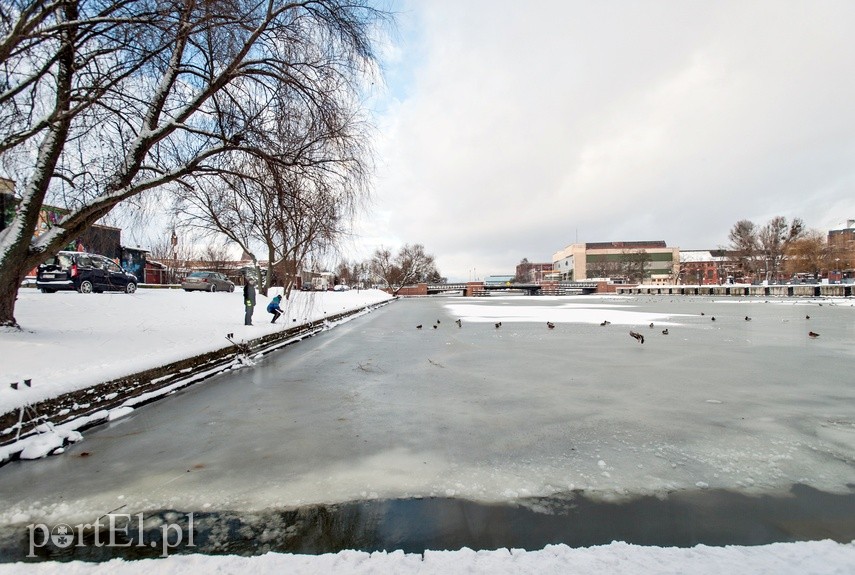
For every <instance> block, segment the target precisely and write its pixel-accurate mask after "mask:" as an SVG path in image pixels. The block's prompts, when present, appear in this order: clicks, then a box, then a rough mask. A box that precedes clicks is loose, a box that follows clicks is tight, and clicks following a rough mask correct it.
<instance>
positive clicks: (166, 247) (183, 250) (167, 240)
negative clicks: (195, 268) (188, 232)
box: [151, 229, 199, 283]
mask: <svg viewBox="0 0 855 575" xmlns="http://www.w3.org/2000/svg"><path fill="white" fill-rule="evenodd" d="M151 257H152V258H153V259H154V260H156V261H157V262H159V263H161V264H163V266H164V267H165V268H166V275H165V277H164V278H162V279H163V280H164V281H166V282H167V283H178V282H179V281H180V280H181V278H182V277H183V275H184V272H183V270H184V268H185V266H186V264H187V262H189V261H193V260H196V259H199V254H198V251H197V248H196V244H195V243H194V242H190V241H182V239H181V238H180V237H179V235H178V234H177V233H176V231H175V230H174V229H172V230H168V231H167V232H166V233H165V234H163V235H161V236H160V237H159V238H157V239H156V240H155V241H154V242H153V243H152V244H151Z"/></svg>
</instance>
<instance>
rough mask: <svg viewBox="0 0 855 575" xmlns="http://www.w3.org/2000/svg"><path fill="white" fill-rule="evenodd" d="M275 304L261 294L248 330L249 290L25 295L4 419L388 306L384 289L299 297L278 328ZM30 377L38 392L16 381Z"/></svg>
mask: <svg viewBox="0 0 855 575" xmlns="http://www.w3.org/2000/svg"><path fill="white" fill-rule="evenodd" d="M277 293H278V294H281V293H282V290H281V289H276V288H274V289H273V290H271V291H270V293H269V294H268V295H269V297H264V296H262V295H260V294H259V295H258V297H257V302H256V309H255V313H254V316H253V320H254V321H253V324H254V325H252V326H246V325H244V321H243V320H244V306H243V294H242V291H241V288H238V289H236V290H235V291H234V292H233V293H226V292H216V293H208V292H198V291H197V292H184V291H183V290H174V289H170V290H165V289H140V290H138V291H137V292H136V293H134V294H125V293H103V294H86V295H84V294H79V293H77V292H70V291H69V292H57V293H53V294H43V293H41V292H39V291H37V290H35V289H27V288H24V289H21V291H20V292H19V295H18V302H17V305H16V307H15V317H16V319H17V320H18V324H19V325H20V326H21V327H22V328H23V332H18V331H17V330H12V329H9V328H0V357H2V358H3V360H2V365H0V370H2V371H0V413H6V412H8V411H10V410H12V409H15V408H17V407H19V406H21V405H25V404H27V403H34V402H36V401H40V400H42V399H46V398H49V397H55V396H57V395H60V394H62V393H65V392H67V391H74V390H77V389H81V388H85V387H88V386H90V385H94V384H98V383H102V382H105V381H109V380H111V379H114V378H117V377H121V376H125V375H129V374H132V373H137V372H139V371H143V370H146V369H150V368H152V367H157V366H160V365H164V364H167V363H171V362H174V361H178V360H181V359H184V358H187V357H192V356H194V355H198V354H201V353H205V352H208V351H212V350H216V349H220V348H224V347H228V346H230V345H231V343H230V342H229V341H228V340H227V339H226V338H225V336H226V334H228V333H233V334H234V338H235V340H236V341H246V340H249V339H254V338H257V337H261V336H263V335H267V334H269V333H273V332H275V331H279V330H284V329H286V328H288V327H294V326H297V325H299V324H302V323H306V322H309V321H314V320H318V319H323V318H324V317H326V316H332V315H334V314H337V313H340V312H342V311H347V310H353V309H358V308H360V307H363V306H366V305H369V304H373V303H377V302H381V301H384V300H387V299H389V298H390V296H389V295H388V294H387V293H385V292H383V291H380V290H373V289H371V290H358V291H357V290H350V291H342V292H292V294H291V297H290V298H289V299H288V300H287V301H286V300H283V301H282V304H281V307H282V309H283V310H284V311H285V315H284V317H281V318H279V320H278V321H277V322H276V324H271V323H270V319H271V318H272V316H271V315H270V314H268V313H267V311H266V309H265V308H266V307H267V304H268V303H269V301H270V299H272V298H273V296H274V295H276V294H277ZM25 379H29V380H30V381H31V383H32V387H27V386H26V385H23V384H19V385H18V389H12V388H11V387H10V386H9V384H10V383H13V382H23V381H24V380H25Z"/></svg>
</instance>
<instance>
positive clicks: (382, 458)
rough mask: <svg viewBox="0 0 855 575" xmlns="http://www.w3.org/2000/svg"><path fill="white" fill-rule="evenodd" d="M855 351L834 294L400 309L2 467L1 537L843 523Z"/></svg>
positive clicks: (853, 485)
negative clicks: (824, 519) (267, 523)
mask: <svg viewBox="0 0 855 575" xmlns="http://www.w3.org/2000/svg"><path fill="white" fill-rule="evenodd" d="M746 316H747V317H749V318H750V321H748V320H746V319H745V318H746ZM807 316H809V319H808V317H807ZM713 318H714V319H713ZM458 319H459V320H460V321H461V326H460V327H458V325H456V323H455V320H458ZM547 321H550V322H553V323H554V324H555V328H554V329H549V328H547V325H546V322H547ZM498 322H501V327H496V325H495V324H496V323H498ZM604 322H609V323H608V324H606V325H601V324H603V323H604ZM650 324H652V327H651V325H650ZM417 325H422V326H423V327H422V329H416V326H417ZM434 326H436V327H434ZM666 328H667V330H668V334H667V335H665V334H663V333H662V332H663V330H665V329H666ZM630 330H634V331H636V332H639V333H641V334H642V335H643V336H644V338H645V339H644V344H640V343H638V342H637V341H636V340H635V339H633V338H631V337H630V336H629V334H628V332H629V331H630ZM810 331H814V332H816V333H819V334H820V335H819V337H817V338H811V337H809V335H808V333H809V332H810ZM853 344H855V307H853V306H852V302H851V301H844V300H839V301H837V302H833V301H828V300H826V301H820V300H811V301H808V300H794V299H777V300H770V301H768V302H766V301H764V300H762V299H759V300H748V299H736V298H733V299H726V300H725V299H712V298H702V297H698V298H688V297H684V298H670V297H668V296H659V297H636V298H621V297H608V298H600V297H594V296H582V297H575V298H574V297H559V298H551V297H488V298H480V299H464V298H424V299H412V300H402V301H398V302H395V303H393V304H392V305H388V306H385V307H383V308H381V309H379V310H377V311H375V312H374V313H372V314H369V315H367V316H364V317H361V318H358V319H356V320H354V321H351V322H349V323H346V324H344V325H341V326H339V327H336V328H335V329H333V330H331V331H328V332H325V333H323V334H321V335H320V336H317V337H314V338H310V339H308V340H306V341H304V342H301V343H299V344H298V345H294V346H290V347H288V348H286V349H284V350H282V351H280V352H276V353H274V354H271V355H269V356H266V357H264V358H263V359H261V360H259V361H258V363H257V365H256V366H255V367H254V368H252V369H242V370H238V371H234V372H232V373H229V374H225V375H222V376H218V377H217V378H215V379H212V380H209V381H208V382H206V383H203V384H201V385H197V386H195V387H193V388H190V389H188V390H186V391H183V392H181V393H178V394H176V395H174V396H172V397H170V398H168V399H166V400H163V401H160V402H157V403H155V404H152V405H149V406H146V407H144V408H142V409H139V410H137V411H136V412H134V413H133V414H131V415H130V416H129V417H127V418H124V419H121V420H118V421H116V422H114V423H112V424H110V425H107V426H103V427H101V428H98V429H97V430H90V431H89V432H87V433H86V434H85V440H84V441H83V442H82V443H80V444H77V445H75V446H73V447H71V448H69V449H68V450H67V451H66V453H64V454H63V455H61V456H57V457H51V458H48V459H46V460H41V461H35V462H24V463H12V464H9V465H7V466H5V467H3V468H0V526H5V527H2V529H5V530H6V533H7V534H8V533H9V532H10V531H9V530H10V529H18V528H20V526H21V525H24V524H27V523H30V522H34V521H43V522H48V523H50V522H53V523H56V522H67V523H72V522H76V521H81V520H86V519H87V518H89V520H91V519H92V516H93V514H94V516H96V517H97V516H98V515H101V514H103V513H107V512H109V511H113V510H115V509H117V508H118V509H121V510H122V513H137V512H149V511H155V510H165V509H176V510H181V511H182V512H190V511H196V512H199V513H209V514H212V515H215V514H217V513H223V512H226V511H228V512H229V513H231V514H237V515H238V516H240V515H241V514H243V515H246V516H247V517H249V516H259V514H261V515H264V514H269V513H279V512H285V511H288V510H291V509H293V508H296V507H300V506H318V505H320V506H328V505H330V504H343V505H345V506H346V505H354V504H358V505H366V503H365V502H369V503H368V504H369V505H370V504H371V503H370V502H375V503H374V504H373V505H375V507H376V506H378V505H380V506H382V505H386V506H388V505H390V504H389V503H388V502H396V501H397V502H398V503H397V504H395V505H397V507H395V509H396V510H397V511H395V513H398V514H400V513H402V512H401V506H402V505H404V503H402V502H406V501H411V502H412V501H420V500H431V498H434V500H435V501H437V502H439V501H443V502H448V501H466V502H472V503H473V504H477V505H482V507H479V508H480V509H482V510H483V509H487V508H489V506H490V505H497V504H498V505H505V506H506V505H507V504H512V505H513V506H515V507H517V508H520V509H524V510H525V512H526V513H529V512H531V513H542V514H544V517H546V516H548V515H549V514H553V515H554V514H555V513H559V514H560V513H561V508H562V507H563V506H565V505H566V504H567V502H568V500H572V498H573V497H581V496H584V498H585V501H589V502H590V501H592V502H595V504H600V505H609V506H613V505H632V504H634V503H633V502H637V501H640V500H644V501H653V502H655V501H657V500H659V501H664V500H666V499H667V498H668V497H669V494H671V495H670V497H672V498H673V497H677V498H679V497H683V498H687V497H688V498H696V499H697V498H701V499H702V498H703V497H704V494H707V497H708V500H709V501H713V500H715V499H716V498H719V499H720V498H721V493H724V492H733V493H735V496H738V497H740V498H749V499H750V498H762V497H778V496H780V497H783V498H786V497H790V498H792V497H793V495H792V494H793V493H800V492H801V493H804V492H809V493H813V494H822V496H823V497H825V496H828V497H831V498H832V503H830V504H829V506H830V507H835V506H836V507H838V508H840V506H841V505H843V506H844V508H846V509H855V508H853V504H852V501H853V493H855V383H853V373H855V345H853ZM725 490H726V491H725ZM799 490H801V491H799ZM835 498H837V499H835ZM749 499H746V500H749ZM354 502H357V503H354ZM841 502H842V503H841ZM446 504H447V503H446ZM467 504H468V503H467ZM846 506H848V507H846ZM343 508H344V507H341V506H339V507H338V509H343ZM314 509H318V507H314ZM412 513H413V512H412V511H410V514H412ZM434 513H436V510H435V509H434ZM737 514H738V512H737ZM821 514H822V513H820V515H821ZM268 520H269V518H268ZM279 520H280V521H284V520H282V519H281V516H280V519H279ZM534 523H537V522H536V521H534ZM534 523H533V524H534ZM838 523H839V522H838ZM847 525H848V527H847V528H846V529H849V530H851V529H852V520H851V519H850V520H849V522H848V524H847ZM283 529H285V527H283ZM617 532H618V531H617V530H616V531H615V532H614V533H617ZM844 533H850V531H845V530H844ZM7 537H8V535H7ZM606 537H608V534H607V535H606ZM808 537H810V536H808ZM608 541H610V539H608V540H607V542H608ZM333 547H334V545H333Z"/></svg>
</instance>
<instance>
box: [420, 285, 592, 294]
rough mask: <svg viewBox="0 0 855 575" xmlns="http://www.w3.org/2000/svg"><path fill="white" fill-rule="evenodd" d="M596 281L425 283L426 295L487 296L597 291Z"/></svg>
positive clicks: (590, 292) (588, 292) (589, 292)
mask: <svg viewBox="0 0 855 575" xmlns="http://www.w3.org/2000/svg"><path fill="white" fill-rule="evenodd" d="M598 286H599V283H598V282H595V281H589V282H543V283H487V282H466V283H454V284H427V286H426V288H427V295H436V294H441V293H453V292H460V293H461V294H462V295H464V296H469V297H477V296H488V295H490V294H491V293H498V294H501V293H503V292H505V293H525V294H528V295H572V294H592V293H596V292H597V288H598Z"/></svg>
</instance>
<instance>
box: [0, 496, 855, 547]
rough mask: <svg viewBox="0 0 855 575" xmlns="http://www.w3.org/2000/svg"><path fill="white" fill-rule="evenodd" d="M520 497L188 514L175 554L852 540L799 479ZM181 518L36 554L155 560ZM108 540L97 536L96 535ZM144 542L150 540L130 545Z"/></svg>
mask: <svg viewBox="0 0 855 575" xmlns="http://www.w3.org/2000/svg"><path fill="white" fill-rule="evenodd" d="M852 488H853V489H855V485H853V486H852ZM520 503H521V504H518V505H516V504H492V505H491V504H482V503H476V502H473V501H468V500H462V499H449V498H436V499H434V498H425V499H396V500H378V501H358V502H352V503H345V504H338V505H329V506H311V507H304V508H299V509H295V510H288V511H280V510H276V511H265V512H259V513H233V512H219V513H216V512H194V513H193V544H194V546H193V547H189V546H187V545H186V542H187V539H188V537H189V535H185V537H184V541H183V542H182V544H180V545H178V546H176V548H175V549H173V550H171V551H170V552H171V553H206V554H213V555H218V554H232V555H259V554H263V553H267V552H271V551H275V552H282V553H301V554H320V553H335V552H338V551H342V550H345V549H354V550H359V551H379V550H387V551H391V550H396V549H400V550H403V551H404V552H406V553H421V552H423V551H425V550H428V549H432V550H456V549H460V548H462V547H469V548H472V549H497V548H503V547H504V548H516V549H528V550H533V549H541V548H543V547H544V546H545V545H548V544H557V543H564V544H567V545H569V546H571V547H588V546H592V545H604V544H608V543H611V542H612V541H615V540H617V541H625V542H627V543H633V544H638V545H657V546H677V547H690V546H694V545H697V544H705V545H762V544H768V543H774V542H792V541H805V540H816V539H833V540H835V541H838V542H849V541H852V540H853V539H855V493H850V494H848V495H836V494H829V493H824V492H821V491H817V490H815V489H813V488H811V487H807V486H795V487H793V489H792V491H791V492H790V494H789V495H788V496H783V497H773V496H768V495H766V496H748V495H744V494H739V493H735V492H732V491H726V490H704V491H684V492H679V493H673V494H671V495H669V496H668V497H665V498H658V497H652V496H645V497H639V498H636V499H632V500H629V501H623V502H611V503H610V502H603V501H601V500H592V499H589V498H586V497H585V496H584V495H582V494H581V493H569V494H566V495H565V496H563V497H551V498H542V499H531V500H526V501H523V502H520ZM188 517H189V514H188V513H177V512H175V511H168V512H159V513H157V514H147V520H146V522H145V525H150V526H151V528H150V529H148V530H146V531H145V532H144V533H143V534H142V536H141V535H140V533H139V530H138V529H137V525H136V524H135V523H134V522H133V521H132V522H131V523H130V524H129V530H128V532H127V534H123V535H121V536H120V537H117V539H116V541H117V543H118V545H117V546H114V547H109V546H101V547H96V546H94V545H93V541H94V537H93V536H92V535H91V534H90V535H89V537H88V538H87V539H86V541H85V544H83V545H79V546H72V547H69V548H67V549H57V548H55V547H53V546H51V545H46V546H44V547H43V548H40V549H37V550H36V555H37V557H36V558H34V559H31V560H59V561H70V560H84V561H105V560H108V559H111V558H114V557H123V558H125V559H142V558H150V557H158V556H160V555H161V539H160V537H161V532H160V528H161V527H162V525H163V524H164V523H173V524H176V525H180V526H181V527H182V529H184V530H185V533H186V529H187V526H188ZM152 518H153V519H155V520H154V521H152ZM27 537H28V535H27V533H26V529H23V528H18V529H17V530H11V529H9V528H6V529H5V530H4V531H3V534H2V535H0V559H2V560H3V561H19V560H25V555H26V554H27V544H28V540H27ZM107 537H108V534H107V533H102V536H101V540H102V541H106V540H107ZM141 540H142V541H145V542H153V543H152V545H150V546H149V545H145V546H141V545H137V544H136V543H137V542H139V541H141ZM119 545H127V546H126V547H120V546H119Z"/></svg>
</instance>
